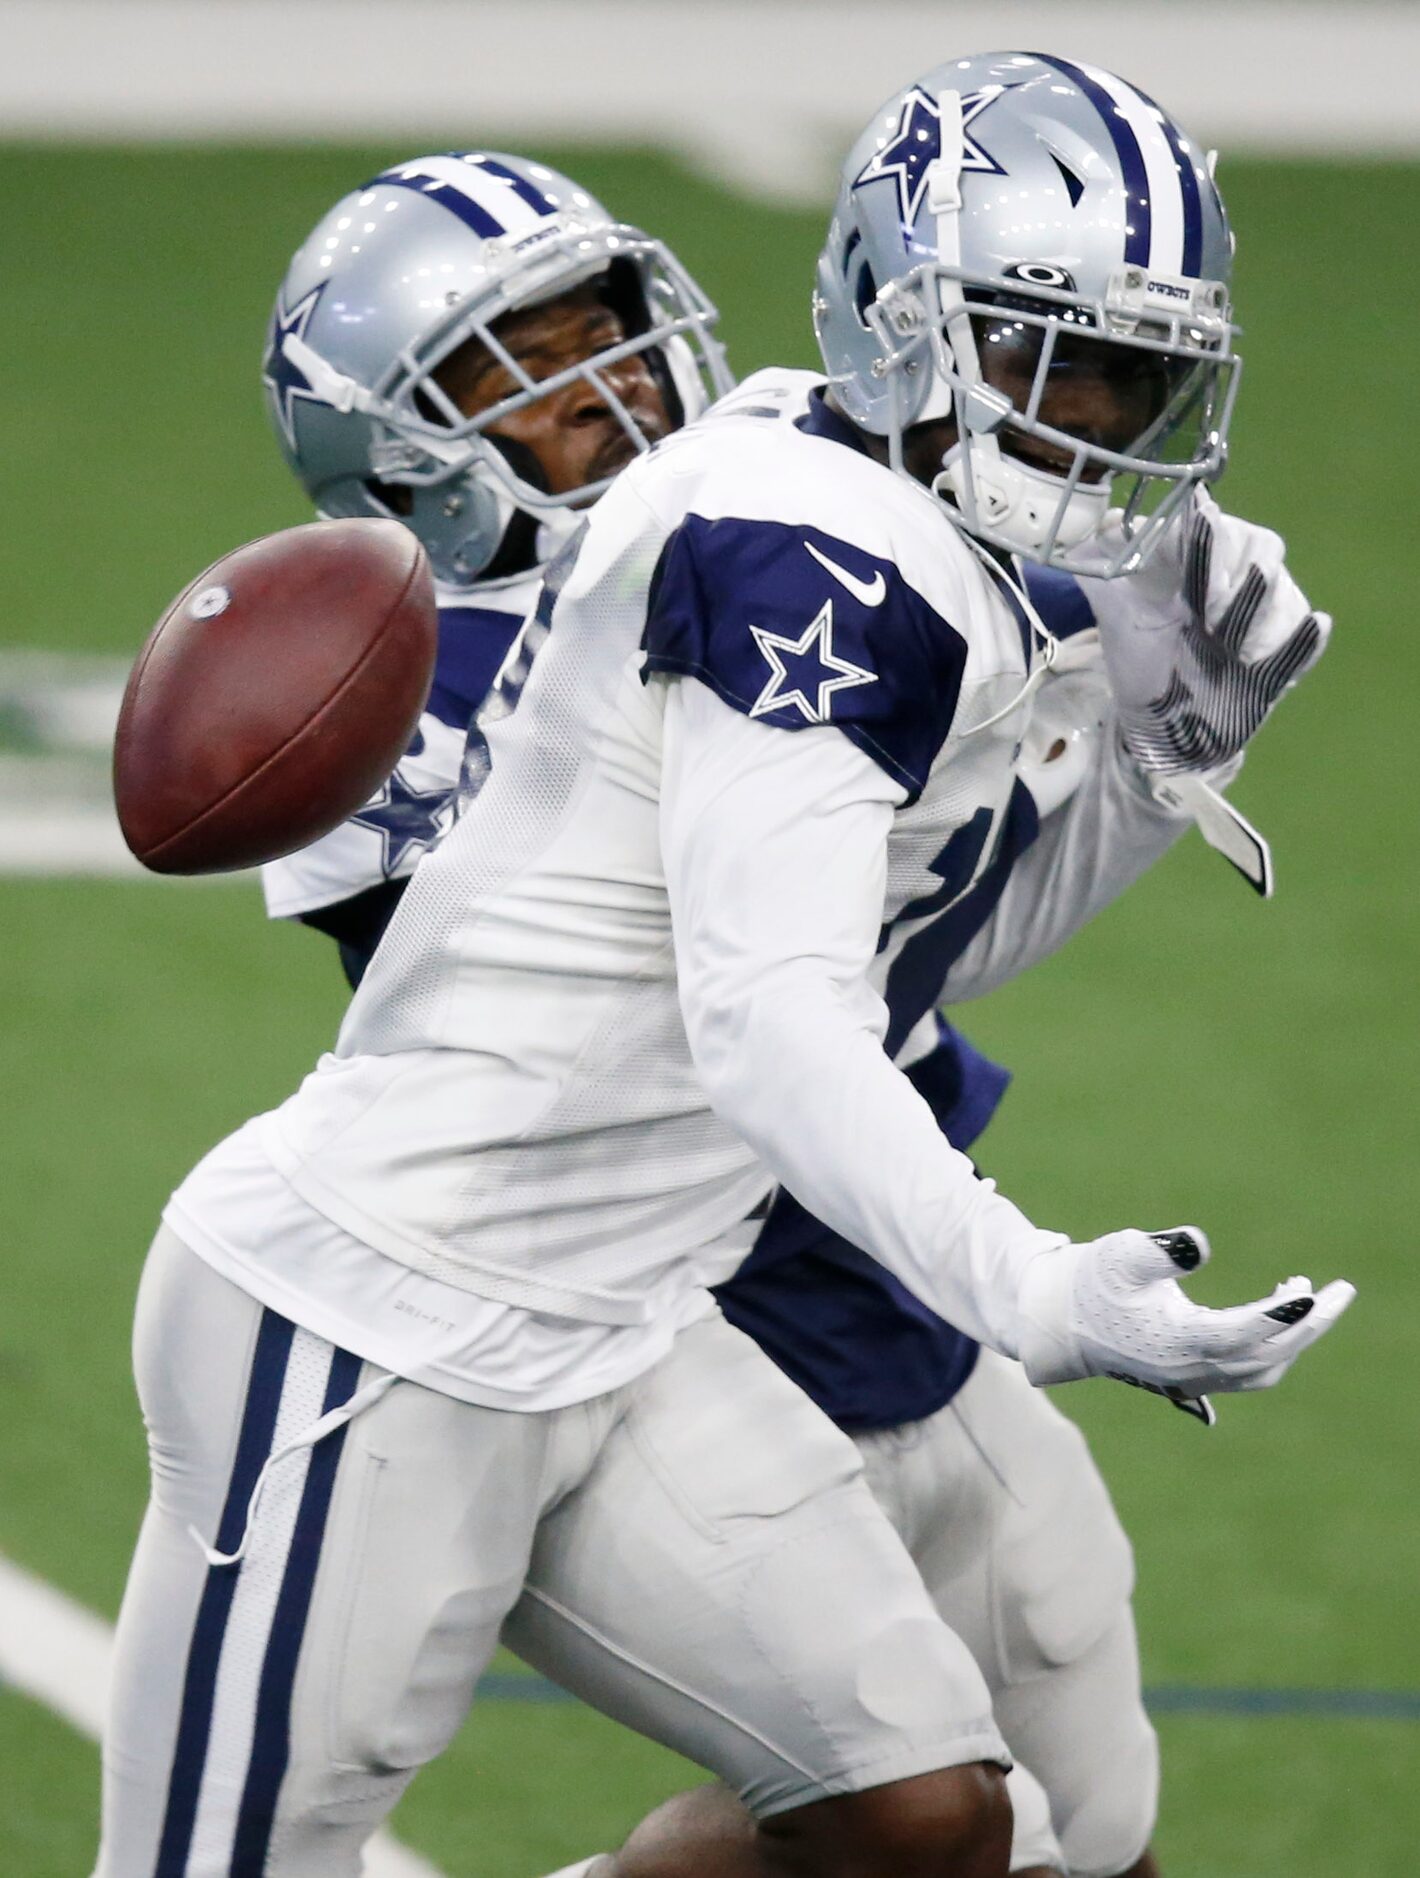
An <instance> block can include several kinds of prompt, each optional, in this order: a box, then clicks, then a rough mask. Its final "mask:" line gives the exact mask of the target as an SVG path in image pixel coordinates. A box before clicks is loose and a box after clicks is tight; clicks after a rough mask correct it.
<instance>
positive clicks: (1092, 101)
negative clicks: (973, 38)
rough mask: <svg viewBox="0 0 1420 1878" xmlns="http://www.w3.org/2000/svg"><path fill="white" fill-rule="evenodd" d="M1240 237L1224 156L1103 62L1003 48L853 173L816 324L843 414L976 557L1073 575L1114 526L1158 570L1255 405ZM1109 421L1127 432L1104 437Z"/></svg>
mask: <svg viewBox="0 0 1420 1878" xmlns="http://www.w3.org/2000/svg"><path fill="white" fill-rule="evenodd" d="M1231 258H1232V238H1231V235H1230V233H1229V229H1228V224H1227V218H1226V215H1225V213H1224V210H1223V204H1222V201H1221V199H1220V198H1219V195H1218V192H1217V190H1216V188H1215V187H1214V183H1213V178H1212V172H1211V166H1210V163H1209V162H1208V160H1207V159H1206V158H1205V156H1204V153H1203V152H1202V151H1200V150H1199V149H1198V147H1197V146H1196V145H1195V144H1194V143H1193V142H1192V141H1191V140H1190V139H1189V138H1188V136H1187V135H1186V134H1185V133H1184V132H1183V131H1182V130H1181V129H1180V128H1179V127H1178V126H1177V125H1176V124H1175V123H1174V122H1173V121H1172V120H1171V119H1170V118H1168V117H1166V116H1165V115H1164V113H1163V112H1162V111H1160V110H1159V108H1158V107H1157V106H1156V105H1155V104H1153V103H1152V101H1151V100H1150V99H1148V98H1146V97H1145V96H1144V94H1143V93H1142V92H1140V91H1137V90H1136V89H1135V88H1134V87H1133V86H1132V85H1128V84H1126V83H1125V82H1124V81H1123V80H1122V79H1119V78H1116V77H1114V76H1113V75H1112V74H1111V73H1108V72H1105V71H1102V70H1100V69H1099V68H1097V67H1093V66H1083V65H1078V64H1073V63H1071V62H1070V61H1068V60H1065V59H1057V58H1051V57H1047V56H1045V55H1037V54H1033V53H1018V52H1005V53H987V54H982V55H978V56H976V57H973V58H967V59H959V60H955V61H953V62H952V63H950V64H947V65H941V66H938V67H936V68H935V69H934V70H933V71H931V72H929V73H927V75H926V76H925V77H924V78H922V79H920V80H919V81H918V82H917V83H915V84H913V85H910V86H908V87H907V89H906V90H905V91H902V92H899V93H898V94H897V96H896V97H894V98H892V99H891V100H889V102H888V103H887V104H886V105H885V106H884V107H883V109H882V110H881V111H879V112H878V113H876V114H875V116H874V118H873V120H872V122H871V123H870V124H869V126H868V128H867V130H866V131H865V132H864V133H863V135H862V136H861V137H860V138H859V140H858V142H857V143H856V144H855V145H854V147H853V150H852V151H851V153H850V154H849V157H848V160H847V163H846V164H845V166H844V170H843V178H842V185H841V187H840V190H839V194H838V201H837V206H836V208H835V211H834V216H833V221H832V224H831V226H830V228H829V233H828V240H827V243H826V245H825V247H824V250H823V254H822V256H821V258H820V261H819V270H818V283H817V291H816V293H815V297H814V312H815V328H816V331H817V333H818V338H819V343H820V346H821V348H822V351H823V356H824V362H825V365H826V367H827V370H828V375H829V379H830V382H831V384H832V387H833V390H834V393H835V395H836V397H837V400H838V402H839V403H840V404H841V405H842V407H843V409H844V411H845V412H846V413H847V415H848V416H849V417H850V418H851V419H852V420H853V422H854V423H856V424H858V425H860V426H861V427H862V428H864V429H865V430H868V431H870V432H873V433H874V434H876V435H878V436H881V437H883V438H885V439H886V440H887V444H888V449H889V455H890V461H891V462H892V464H893V466H894V468H898V469H901V468H903V467H904V452H903V438H904V435H905V434H906V433H908V432H909V431H910V430H911V429H912V427H913V426H915V425H919V424H924V423H928V422H932V421H934V420H943V419H950V420H953V421H954V424H955V431H956V436H955V440H954V441H953V442H952V444H951V446H950V448H949V449H948V450H947V452H946V455H945V456H944V458H943V459H942V463H941V468H940V471H939V472H938V474H937V476H936V481H935V483H934V487H935V489H936V490H937V493H938V494H940V495H941V496H942V497H943V498H944V499H945V500H946V501H947V502H948V503H949V504H950V505H951V506H952V508H953V510H954V512H955V513H956V514H958V515H959V516H960V518H961V521H962V524H963V526H964V527H965V528H966V530H967V531H968V532H969V533H970V534H971V535H972V536H974V537H975V538H976V539H978V540H980V541H983V542H987V543H990V544H992V545H994V546H997V547H1001V548H1005V549H1008V550H1010V551H1012V552H1014V553H1019V554H1023V555H1025V556H1026V557H1028V558H1029V559H1033V560H1038V561H1044V562H1050V563H1053V564H1054V565H1056V566H1060V567H1064V568H1067V569H1072V570H1073V568H1074V566H1075V562H1074V560H1073V559H1072V550H1074V549H1077V548H1078V547H1080V545H1081V544H1082V543H1084V542H1086V541H1087V540H1089V539H1090V538H1091V537H1092V536H1093V535H1094V534H1095V531H1096V530H1097V529H1098V528H1099V527H1100V525H1101V524H1102V522H1103V520H1104V517H1105V514H1106V512H1107V511H1108V510H1110V509H1111V508H1118V509H1120V510H1122V512H1123V533H1122V537H1121V540H1122V546H1121V548H1120V550H1119V553H1118V554H1117V555H1116V557H1115V559H1114V562H1113V563H1112V564H1111V565H1110V566H1109V567H1108V568H1107V569H1105V570H1101V568H1100V565H1099V561H1098V558H1097V557H1092V558H1091V559H1090V561H1089V571H1090V572H1091V573H1094V574H1099V573H1100V572H1101V571H1105V572H1107V573H1111V574H1114V573H1122V572H1125V571H1127V570H1128V569H1131V568H1133V567H1137V566H1138V565H1139V564H1140V562H1141V561H1142V560H1143V558H1144V556H1145V555H1146V554H1147V553H1148V552H1149V550H1150V548H1151V546H1152V544H1153V543H1154V542H1155V541H1156V540H1157V539H1158V538H1159V536H1160V535H1161V534H1162V532H1163V530H1164V528H1165V527H1166V526H1167V524H1168V522H1169V519H1170V518H1171V517H1172V516H1173V515H1174V513H1175V512H1176V511H1177V510H1178V508H1179V507H1180V506H1181V505H1182V504H1183V503H1184V502H1185V501H1186V500H1187V498H1188V495H1189V492H1190V491H1191V489H1192V488H1193V487H1194V486H1195V485H1196V484H1198V483H1200V482H1203V481H1207V480H1210V479H1212V478H1214V477H1216V476H1218V475H1219V474H1220V473H1221V471H1222V469H1223V465H1224V461H1225V455H1226V441H1225V440H1226V434H1227V427H1228V419H1229V416H1230V413H1231V409H1232V403H1233V397H1234V393H1235V387H1236V372H1237V366H1238V360H1237V358H1236V355H1235V354H1234V352H1233V349H1232V338H1233V330H1234V329H1233V326H1232V323H1231V317H1230V309H1229V302H1228V277H1229V273H1230V269H1231ZM1101 413H1103V414H1104V415H1106V416H1107V417H1108V420H1109V421H1108V423H1107V424H1102V423H1101V422H1100V421H1099V419H1100V416H1101Z"/></svg>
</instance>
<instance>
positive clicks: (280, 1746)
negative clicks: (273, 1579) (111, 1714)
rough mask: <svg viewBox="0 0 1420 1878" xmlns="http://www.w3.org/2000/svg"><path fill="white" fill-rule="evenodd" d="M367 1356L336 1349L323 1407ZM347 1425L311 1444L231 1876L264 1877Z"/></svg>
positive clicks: (346, 1392)
mask: <svg viewBox="0 0 1420 1878" xmlns="http://www.w3.org/2000/svg"><path fill="white" fill-rule="evenodd" d="M360 1363H361V1359H360V1358H359V1357H358V1356H354V1355H352V1354H351V1352H350V1351H349V1350H336V1351H335V1352H334V1355H333V1357H332V1360H331V1365H330V1376H329V1380H328V1381H327V1383H326V1390H325V1400H324V1401H323V1402H322V1404H321V1414H322V1415H328V1414H329V1413H330V1411H331V1409H333V1408H339V1407H340V1406H341V1404H342V1403H344V1402H348V1401H349V1400H350V1398H351V1396H352V1395H353V1394H354V1393H355V1387H356V1384H357V1382H358V1381H359V1378H360ZM345 1434H346V1430H345V1428H343V1427H342V1428H337V1429H336V1430H335V1431H334V1433H332V1434H329V1435H327V1436H326V1437H325V1439H324V1440H323V1441H320V1442H317V1444H316V1445H315V1446H314V1447H313V1448H312V1449H311V1459H310V1466H309V1469H308V1471H307V1474H306V1484H305V1486H304V1488H303V1489H302V1492H301V1504H300V1507H299V1509H298V1510H297V1513H296V1524H295V1528H294V1530H293V1531H292V1534H291V1546H290V1550H289V1552H288V1553H287V1556H286V1571H285V1575H284V1576H283V1578H282V1580H281V1590H280V1592H279V1593H278V1595H277V1599H276V1609H275V1611H274V1613H273V1614H272V1619H271V1636H270V1639H269V1641H268V1642H267V1646H266V1656H265V1659H264V1661H263V1662H262V1666H261V1681H260V1683H259V1684H258V1687H257V1696H256V1721H255V1726H254V1728H253V1731H252V1748H251V1760H250V1762H249V1763H248V1765H247V1778H246V1785H245V1786H244V1787H243V1789H242V1801H241V1808H240V1811H239V1812H238V1814H237V1826H236V1833H235V1836H234V1838H233V1841H232V1862H231V1866H230V1878H261V1875H262V1873H263V1872H265V1870H266V1859H267V1853H268V1851H269V1850H270V1846H271V1828H272V1824H273V1822H274V1821H275V1818H276V1800H277V1795H278V1794H279V1793H280V1791H281V1782H282V1780H283V1779H284V1778H285V1776H286V1765H287V1762H288V1760H289V1759H290V1752H291V1690H292V1688H293V1686H294V1684H295V1681H296V1661H297V1658H298V1657H299V1655H300V1651H301V1640H302V1638H303V1637H304V1636H305V1631H306V1619H307V1617H308V1616H309V1614H310V1608H311V1593H312V1591H313V1589H314V1587H315V1580H316V1567H317V1565H318V1564H319V1563H320V1552H321V1543H322V1541H323V1539H324V1537H325V1525H326V1519H327V1516H328V1515H329V1512H330V1500H331V1494H332V1493H333V1492H334V1489H335V1470H336V1467H337V1466H338V1464H339V1461H340V1454H341V1450H342V1448H343V1447H344V1445H345Z"/></svg>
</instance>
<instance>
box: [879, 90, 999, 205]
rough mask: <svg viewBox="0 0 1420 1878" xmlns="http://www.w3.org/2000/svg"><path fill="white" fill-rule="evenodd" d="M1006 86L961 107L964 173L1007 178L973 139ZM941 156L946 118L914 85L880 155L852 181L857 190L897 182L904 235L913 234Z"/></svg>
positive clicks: (968, 96) (973, 95) (967, 98)
mask: <svg viewBox="0 0 1420 1878" xmlns="http://www.w3.org/2000/svg"><path fill="white" fill-rule="evenodd" d="M1006 89H1007V87H1006V86H1005V85H984V86H983V87H982V88H981V90H979V91H968V92H966V93H964V94H963V96H962V101H961V128H962V160H961V167H962V173H963V175H965V174H966V173H967V172H969V171H976V172H978V173H984V174H986V175H988V176H1004V175H1005V174H1006V172H1005V170H1003V169H1002V167H1001V165H1000V164H999V163H998V162H997V161H996V159H995V158H994V157H993V156H991V155H990V154H989V153H988V152H987V151H985V150H983V149H982V147H981V145H980V144H979V143H978V142H977V141H976V139H975V138H974V137H973V136H972V135H971V133H970V125H971V122H972V119H973V118H976V117H979V116H980V115H981V113H982V112H983V111H984V110H985V109H986V107H987V105H989V104H994V103H995V101H996V99H997V98H999V97H1000V95H1001V93H1002V92H1003V91H1005V90H1006ZM941 154H942V112H941V107H940V105H939V104H938V102H937V100H936V99H935V98H932V97H929V96H928V94H927V93H926V92H925V91H924V90H923V89H922V87H921V86H920V85H914V86H913V87H912V89H911V90H910V91H909V92H908V94H907V96H906V97H905V98H904V99H903V101H902V112H901V115H900V116H899V118H898V120H897V128H896V130H895V131H894V132H893V134H892V136H891V137H890V138H889V139H888V141H887V142H886V143H885V144H884V145H883V146H882V148H881V149H880V150H878V151H876V152H875V153H874V154H873V155H872V156H871V157H869V159H868V161H867V162H866V163H865V164H864V165H863V167H862V169H861V170H859V172H858V174H857V175H856V176H855V177H854V178H853V187H854V188H855V189H861V188H862V187H863V185H864V184H865V183H872V182H876V181H877V180H878V178H879V177H880V176H891V177H893V178H894V179H895V180H896V182H897V203H898V211H899V214H900V215H901V218H902V226H903V229H904V231H907V230H910V229H911V228H912V226H913V224H914V223H915V222H916V220H917V212H918V210H919V209H920V208H921V207H922V198H923V197H924V196H925V195H926V193H927V172H928V170H929V169H930V168H931V166H932V164H933V163H935V162H936V160H937V158H938V157H939V156H940V155H941Z"/></svg>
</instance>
